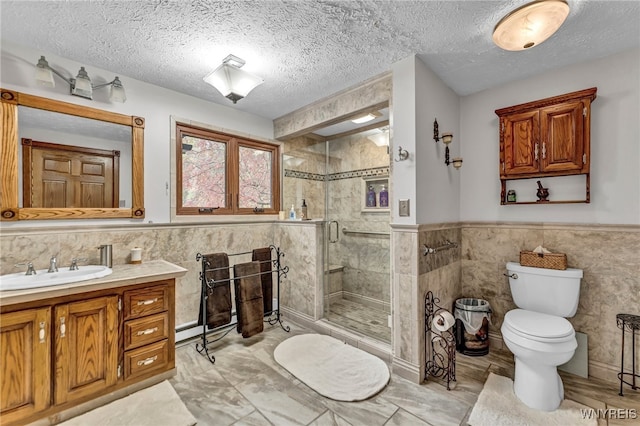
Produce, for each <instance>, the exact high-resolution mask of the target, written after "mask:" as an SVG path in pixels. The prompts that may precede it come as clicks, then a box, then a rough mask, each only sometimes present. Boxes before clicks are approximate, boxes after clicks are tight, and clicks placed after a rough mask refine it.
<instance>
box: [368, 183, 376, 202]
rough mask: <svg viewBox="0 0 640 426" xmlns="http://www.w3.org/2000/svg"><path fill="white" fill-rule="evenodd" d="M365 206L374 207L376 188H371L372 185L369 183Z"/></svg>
mask: <svg viewBox="0 0 640 426" xmlns="http://www.w3.org/2000/svg"><path fill="white" fill-rule="evenodd" d="M366 205H367V207H375V206H376V190H375V189H373V185H369V189H368V191H367V202H366Z"/></svg>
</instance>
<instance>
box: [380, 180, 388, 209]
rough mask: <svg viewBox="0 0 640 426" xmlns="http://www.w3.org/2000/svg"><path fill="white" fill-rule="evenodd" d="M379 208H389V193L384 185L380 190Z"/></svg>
mask: <svg viewBox="0 0 640 426" xmlns="http://www.w3.org/2000/svg"><path fill="white" fill-rule="evenodd" d="M380 207H389V191H387V187H386V186H385V185H382V189H380Z"/></svg>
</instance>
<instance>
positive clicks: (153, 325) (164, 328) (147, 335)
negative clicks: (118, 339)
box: [124, 312, 169, 351]
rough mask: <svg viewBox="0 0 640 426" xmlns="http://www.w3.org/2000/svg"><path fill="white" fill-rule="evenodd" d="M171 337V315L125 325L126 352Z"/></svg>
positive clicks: (151, 317)
mask: <svg viewBox="0 0 640 426" xmlns="http://www.w3.org/2000/svg"><path fill="white" fill-rule="evenodd" d="M168 337H169V314H168V313H167V312H163V313H161V314H155V315H150V316H148V317H144V318H138V319H134V320H129V321H126V322H125V323H124V350H125V351H128V350H129V349H133V348H137V347H140V346H143V345H146V344H149V343H153V342H157V341H158V340H162V339H166V338H168Z"/></svg>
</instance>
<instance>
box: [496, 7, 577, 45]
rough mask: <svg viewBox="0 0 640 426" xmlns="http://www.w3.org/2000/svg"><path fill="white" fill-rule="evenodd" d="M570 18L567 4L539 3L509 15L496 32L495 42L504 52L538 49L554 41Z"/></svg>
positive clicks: (520, 8)
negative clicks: (551, 40)
mask: <svg viewBox="0 0 640 426" xmlns="http://www.w3.org/2000/svg"><path fill="white" fill-rule="evenodd" d="M568 15H569V5H568V4H567V2H566V1H565V0H536V1H533V2H531V3H528V4H525V5H524V6H521V7H519V8H517V9H515V10H514V11H512V12H510V13H509V14H507V15H506V16H505V17H504V18H502V19H501V20H500V22H498V24H497V25H496V26H495V28H494V30H493V42H494V43H495V44H496V45H497V46H499V47H501V48H502V49H504V50H510V51H518V50H526V49H529V48H531V47H533V46H537V45H538V44H540V43H542V42H543V41H545V40H547V39H548V38H549V37H551V36H552V35H553V34H554V33H555V32H556V31H558V29H559V28H560V26H561V25H562V24H563V22H564V21H565V19H566V18H567V16H568Z"/></svg>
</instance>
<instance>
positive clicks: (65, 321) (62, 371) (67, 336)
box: [54, 296, 118, 404]
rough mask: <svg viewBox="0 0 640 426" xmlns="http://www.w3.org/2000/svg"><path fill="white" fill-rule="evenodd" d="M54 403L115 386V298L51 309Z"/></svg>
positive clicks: (116, 354)
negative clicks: (53, 333) (54, 372)
mask: <svg viewBox="0 0 640 426" xmlns="http://www.w3.org/2000/svg"><path fill="white" fill-rule="evenodd" d="M55 321H56V323H55V345H56V346H55V347H56V358H55V371H56V377H55V386H54V388H55V390H54V397H55V398H54V400H55V403H56V404H61V403H64V402H68V401H72V400H75V399H77V398H82V397H84V396H87V395H91V394H97V393H98V392H100V391H102V390H104V389H105V388H108V387H109V386H112V385H115V384H116V382H117V380H118V296H106V297H98V298H95V299H89V300H86V301H81V302H73V303H68V304H66V305H59V306H56V307H55Z"/></svg>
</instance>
